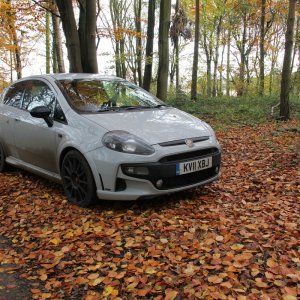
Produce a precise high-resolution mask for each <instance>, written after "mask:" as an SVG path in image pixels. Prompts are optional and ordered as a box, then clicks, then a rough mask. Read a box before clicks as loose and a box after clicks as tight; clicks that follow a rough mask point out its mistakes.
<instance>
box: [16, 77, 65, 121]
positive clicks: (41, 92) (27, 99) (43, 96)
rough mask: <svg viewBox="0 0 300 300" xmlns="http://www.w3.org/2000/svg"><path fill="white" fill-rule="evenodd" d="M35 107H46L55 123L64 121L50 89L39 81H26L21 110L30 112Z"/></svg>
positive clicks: (63, 116)
mask: <svg viewBox="0 0 300 300" xmlns="http://www.w3.org/2000/svg"><path fill="white" fill-rule="evenodd" d="M37 106H46V107H48V108H49V109H50V110H51V114H50V117H52V118H53V119H54V120H57V121H62V122H64V121H66V118H65V115H64V113H63V111H62V108H61V106H60V104H59V103H58V101H57V99H56V97H55V94H54V93H53V91H52V90H51V89H50V87H49V86H48V85H47V84H46V83H45V82H43V81H40V80H28V81H26V84H25V93H24V97H23V101H22V106H21V107H22V109H25V110H28V111H30V110H32V109H33V108H35V107H37Z"/></svg>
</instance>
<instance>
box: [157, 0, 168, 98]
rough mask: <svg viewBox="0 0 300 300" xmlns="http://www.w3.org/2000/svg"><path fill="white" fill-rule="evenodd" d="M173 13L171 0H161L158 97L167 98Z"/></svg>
mask: <svg viewBox="0 0 300 300" xmlns="http://www.w3.org/2000/svg"><path fill="white" fill-rule="evenodd" d="M170 15H171V0H163V1H161V2H160V18H159V37H158V54H159V61H158V77H157V97H158V98H159V99H163V100H166V99H167V92H168V74H169V27H170Z"/></svg>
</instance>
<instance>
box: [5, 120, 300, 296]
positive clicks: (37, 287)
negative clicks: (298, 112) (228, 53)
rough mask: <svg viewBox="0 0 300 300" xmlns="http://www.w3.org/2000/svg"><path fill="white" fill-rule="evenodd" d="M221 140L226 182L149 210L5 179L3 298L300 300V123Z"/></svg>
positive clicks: (24, 177)
mask: <svg viewBox="0 0 300 300" xmlns="http://www.w3.org/2000/svg"><path fill="white" fill-rule="evenodd" d="M217 136H218V139H219V141H220V143H221V145H222V149H223V156H222V162H223V165H222V175H221V178H220V180H218V181H217V182H214V183H213V184H210V185H207V186H205V187H202V188H198V189H194V190H190V191H187V192H182V193H179V194H175V195H171V196H168V197H162V198H159V199H156V200H151V201H138V202H101V203H99V204H98V205H97V206H95V207H93V208H92V209H83V208H79V207H76V206H74V205H71V204H70V203H68V202H67V201H66V198H65V196H64V194H63V191H62V188H61V187H60V186H58V185H55V184H53V183H51V182H49V181H46V180H43V179H41V178H39V177H36V176H33V175H30V174H28V173H26V172H22V171H18V170H15V169H14V170H12V171H10V172H8V173H5V174H0V299H1V300H3V299H5V300H6V299H7V300H8V299H9V300H12V299H87V300H91V299H157V300H158V299H166V300H171V299H176V300H179V299H239V300H243V299H250V300H251V299H265V300H267V299H284V300H294V299H295V300H296V299H299V297H300V271H299V270H300V252H299V251H300V250H299V249H300V232H299V229H300V226H299V225H300V219H299V216H300V154H299V153H300V121H290V122H284V123H275V122H270V123H267V124H263V125H256V126H239V127H235V128H230V127H227V128H225V129H220V130H218V132H217Z"/></svg>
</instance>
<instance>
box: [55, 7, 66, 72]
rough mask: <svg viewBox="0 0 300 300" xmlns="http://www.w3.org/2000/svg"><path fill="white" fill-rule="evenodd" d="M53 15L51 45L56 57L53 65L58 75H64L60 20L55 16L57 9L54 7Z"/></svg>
mask: <svg viewBox="0 0 300 300" xmlns="http://www.w3.org/2000/svg"><path fill="white" fill-rule="evenodd" d="M53 9H54V14H52V26H53V44H54V49H55V50H54V51H53V52H55V55H56V60H55V63H54V62H53V64H55V65H57V71H58V72H59V73H65V72H66V70H65V64H64V57H63V51H62V40H61V35H60V24H59V23H60V20H59V18H58V17H57V16H56V15H55V13H57V8H56V7H54V8H53Z"/></svg>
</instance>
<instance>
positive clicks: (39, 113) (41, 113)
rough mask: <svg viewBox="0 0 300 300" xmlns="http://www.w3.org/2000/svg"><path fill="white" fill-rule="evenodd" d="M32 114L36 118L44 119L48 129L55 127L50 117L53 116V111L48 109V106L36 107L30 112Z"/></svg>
mask: <svg viewBox="0 0 300 300" xmlns="http://www.w3.org/2000/svg"><path fill="white" fill-rule="evenodd" d="M30 114H31V116H32V117H34V118H40V119H44V120H45V122H46V123H47V125H48V127H52V126H53V120H52V119H51V118H50V117H49V116H50V114H51V110H50V109H49V108H48V107H46V106H37V107H34V108H33V109H32V110H31V111H30Z"/></svg>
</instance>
